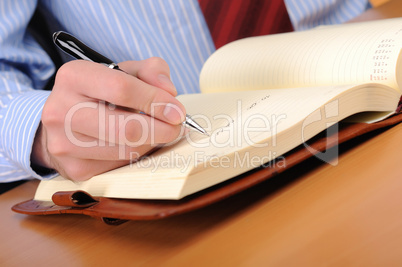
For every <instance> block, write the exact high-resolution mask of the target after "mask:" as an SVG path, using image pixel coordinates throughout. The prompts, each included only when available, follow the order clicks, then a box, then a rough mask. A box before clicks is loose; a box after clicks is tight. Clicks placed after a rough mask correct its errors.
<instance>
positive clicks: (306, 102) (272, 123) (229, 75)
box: [35, 18, 402, 201]
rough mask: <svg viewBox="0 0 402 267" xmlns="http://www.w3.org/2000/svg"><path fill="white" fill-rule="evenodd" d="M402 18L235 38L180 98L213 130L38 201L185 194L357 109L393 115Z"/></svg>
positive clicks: (401, 78)
mask: <svg viewBox="0 0 402 267" xmlns="http://www.w3.org/2000/svg"><path fill="white" fill-rule="evenodd" d="M401 48H402V18H397V19H389V20H383V21H372V22H364V23H356V24H345V25H340V26H326V27H319V28H316V29H313V30H310V31H305V32H294V33H285V34H277V35H271V36H264V37H252V38H246V39H243V40H238V41H235V42H233V43H230V44H228V45H226V46H224V47H222V48H220V49H219V50H218V51H216V52H215V53H214V54H213V55H212V56H211V57H210V58H209V59H208V60H207V62H206V63H205V65H204V68H203V70H202V73H201V76H200V85H201V90H202V92H203V93H202V94H195V95H182V96H179V99H180V101H181V102H182V103H183V104H184V105H185V107H186V109H187V112H188V114H191V115H192V117H193V119H194V120H195V121H197V122H198V123H199V124H200V125H201V126H203V127H204V128H205V129H206V130H207V132H208V133H209V134H210V136H205V135H201V134H199V133H197V132H190V133H189V134H188V135H187V136H186V137H185V138H183V139H181V140H180V141H178V142H176V143H175V144H171V145H168V146H166V147H164V148H162V149H160V150H158V151H156V152H155V153H153V154H151V155H150V156H147V157H144V158H143V159H142V160H140V161H137V162H135V163H132V164H130V165H129V166H125V167H122V168H119V169H116V170H112V171H109V172H107V173H104V174H101V175H97V176H95V177H93V178H92V179H90V180H88V181H85V182H78V183H74V182H72V181H69V180H66V179H64V178H63V177H57V178H55V179H53V180H49V181H42V182H41V183H40V185H39V187H38V189H37V192H36V195H35V199H36V200H43V201H46V200H51V197H52V195H53V193H55V192H57V191H70V190H79V189H81V190H84V191H86V192H88V193H90V194H91V195H93V196H104V197H110V198H137V199H180V198H183V197H184V196H187V195H189V194H192V193H194V192H197V191H200V190H202V189H204V188H207V187H210V186H212V185H215V184H217V183H220V182H222V181H225V180H227V179H230V178H232V177H234V176H237V175H239V174H241V173H244V172H246V171H249V170H251V169H253V168H256V167H258V166H260V165H269V164H271V163H272V162H275V161H276V163H282V164H286V159H285V158H283V157H282V156H281V155H283V154H284V153H286V152H288V151H290V150H291V149H293V148H295V147H296V146H298V145H300V144H302V143H304V142H305V141H307V140H308V139H310V138H311V137H313V136H315V135H316V134H318V133H319V132H321V131H323V130H325V129H326V128H328V127H329V126H331V125H333V124H335V123H336V122H339V121H341V120H343V119H345V118H347V117H350V116H351V115H353V114H357V113H361V112H367V111H370V113H364V114H366V115H364V116H360V117H359V120H360V121H367V122H369V121H375V120H379V119H381V118H384V117H386V116H387V115H390V114H392V113H394V112H395V110H396V108H397V104H398V101H399V99H400V96H401V92H400V87H399V86H400V85H401V84H402V67H401V64H402V58H401Z"/></svg>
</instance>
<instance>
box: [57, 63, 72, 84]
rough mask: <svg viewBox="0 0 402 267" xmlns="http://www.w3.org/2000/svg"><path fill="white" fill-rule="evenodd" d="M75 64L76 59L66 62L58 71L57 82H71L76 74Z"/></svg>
mask: <svg viewBox="0 0 402 267" xmlns="http://www.w3.org/2000/svg"><path fill="white" fill-rule="evenodd" d="M75 64H76V62H75V61H74V60H73V61H70V62H67V63H64V64H63V65H62V66H61V67H60V68H59V69H58V71H57V73H56V77H55V84H56V83H65V82H69V81H70V80H71V79H72V78H73V76H74V73H75Z"/></svg>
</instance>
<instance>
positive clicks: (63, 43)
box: [53, 31, 208, 135]
mask: <svg viewBox="0 0 402 267" xmlns="http://www.w3.org/2000/svg"><path fill="white" fill-rule="evenodd" d="M53 42H54V43H55V44H56V45H57V47H59V48H60V49H61V50H62V51H63V52H65V53H67V54H69V55H70V56H73V57H75V58H77V59H84V60H88V61H92V62H96V63H100V64H103V65H106V66H107V67H108V68H111V69H115V70H120V71H123V70H121V69H120V68H119V66H118V65H117V64H116V63H114V62H113V61H112V60H110V59H108V58H107V57H105V56H103V55H101V54H100V53H98V52H96V51H95V50H93V49H92V48H90V47H88V46H87V45H85V44H84V43H83V42H81V41H80V40H78V39H77V38H76V37H74V36H72V35H71V34H69V33H66V32H63V31H58V32H55V33H54V34H53ZM123 72H124V71H123ZM183 125H184V126H186V127H187V128H190V129H193V130H196V131H198V132H200V133H202V134H205V135H208V133H207V132H206V131H205V129H204V128H202V127H201V126H200V125H199V124H198V123H196V122H195V121H194V120H193V119H192V118H191V117H190V116H189V115H187V114H186V119H185V121H184V122H183Z"/></svg>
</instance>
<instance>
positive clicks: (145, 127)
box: [65, 103, 185, 147]
mask: <svg viewBox="0 0 402 267" xmlns="http://www.w3.org/2000/svg"><path fill="white" fill-rule="evenodd" d="M89 104H90V105H91V106H89V105H88V106H84V107H82V108H80V109H77V110H76V111H75V112H72V113H68V114H67V116H66V120H65V122H66V125H65V132H66V134H67V136H69V135H74V133H79V134H82V135H86V136H91V137H93V138H96V139H99V140H103V141H106V142H108V143H114V144H120V145H129V146H132V147H138V146H141V145H146V144H164V143H169V142H173V141H175V140H177V139H178V138H180V136H182V135H184V133H185V130H184V128H183V127H182V126H181V125H171V124H168V123H165V122H163V121H160V120H157V119H155V118H152V117H150V116H148V115H145V114H140V113H132V112H129V111H127V110H122V109H119V108H113V106H112V107H111V106H110V105H105V104H104V103H89Z"/></svg>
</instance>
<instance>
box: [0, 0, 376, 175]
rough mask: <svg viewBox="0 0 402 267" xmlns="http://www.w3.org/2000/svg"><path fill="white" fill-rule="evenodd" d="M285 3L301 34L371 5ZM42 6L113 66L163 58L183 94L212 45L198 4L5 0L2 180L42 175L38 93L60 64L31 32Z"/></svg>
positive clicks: (194, 88) (189, 0) (0, 54)
mask: <svg viewBox="0 0 402 267" xmlns="http://www.w3.org/2000/svg"><path fill="white" fill-rule="evenodd" d="M285 3H286V6H287V8H288V11H289V14H290V17H291V20H292V23H293V25H294V28H295V29H297V30H304V29H307V28H310V27H313V26H315V25H318V24H323V23H324V24H334V23H342V22H344V21H346V20H349V19H351V18H353V17H354V16H356V15H358V14H360V13H361V12H363V11H364V10H365V9H366V8H367V7H368V4H367V0H355V1H337V0H308V1H299V0H285ZM37 6H39V7H40V8H41V9H42V10H43V11H44V12H45V13H46V14H47V17H46V19H47V20H48V22H49V25H50V27H51V30H54V31H56V30H64V31H67V32H70V33H72V34H74V35H76V36H77V37H78V38H80V39H82V40H83V41H84V42H85V43H87V44H88V45H90V46H91V47H93V48H95V49H96V50H98V51H99V52H101V53H103V54H105V55H107V56H108V57H110V58H111V59H113V60H114V61H115V62H120V61H125V60H141V59H146V58H149V57H152V56H158V57H161V58H163V59H164V60H166V61H167V63H168V64H169V66H170V69H171V77H172V80H173V82H174V83H175V85H176V88H177V90H178V92H179V93H181V94H182V93H193V92H198V91H199V88H198V75H199V72H200V70H201V67H202V65H203V63H204V61H205V60H206V59H207V58H208V56H209V55H210V54H211V53H212V52H213V51H214V45H213V42H212V40H211V37H210V35H209V32H208V29H207V26H206V23H205V21H204V18H203V16H202V13H201V11H200V9H199V6H198V2H197V0H136V1H126V0H114V1H107V0H104V1H101V0H99V1H94V0H87V1H81V0H69V1H62V0H59V1H53V0H43V1H42V0H39V1H34V0H30V1H26V0H2V1H0V136H1V140H0V181H2V182H7V181H15V180H20V179H26V178H39V179H42V178H43V177H41V176H39V175H38V174H36V173H35V172H34V171H33V170H32V168H31V166H30V154H31V150H32V144H33V141H34V137H35V132H36V130H37V128H38V125H39V123H40V117H41V111H42V106H43V105H44V103H45V101H46V99H47V97H48V95H49V92H46V91H43V90H40V89H41V88H43V87H44V85H45V84H46V83H47V81H48V80H49V78H50V77H51V76H52V74H53V73H54V71H55V67H54V65H53V63H52V61H51V59H50V58H49V56H47V54H46V53H45V52H44V51H43V50H42V49H41V47H40V46H39V45H38V44H37V43H36V42H35V40H34V39H33V38H32V37H31V36H30V35H29V33H27V32H26V26H27V24H28V22H29V20H30V17H31V16H32V14H33V12H34V10H35V8H36V7H37ZM312 7H314V8H312ZM65 60H69V59H68V58H67V57H65Z"/></svg>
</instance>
